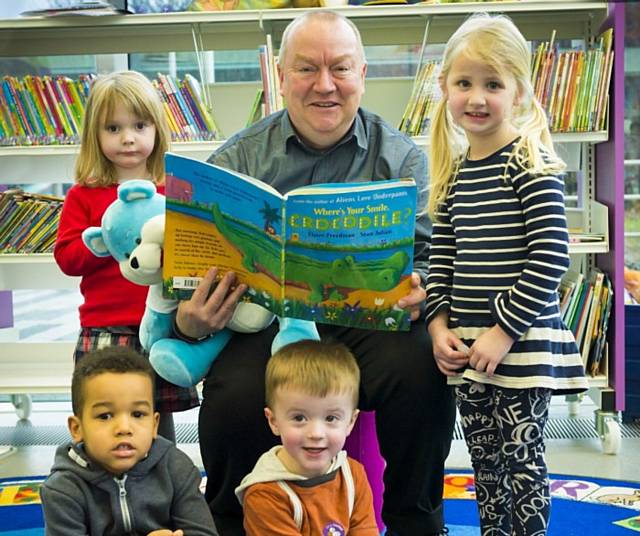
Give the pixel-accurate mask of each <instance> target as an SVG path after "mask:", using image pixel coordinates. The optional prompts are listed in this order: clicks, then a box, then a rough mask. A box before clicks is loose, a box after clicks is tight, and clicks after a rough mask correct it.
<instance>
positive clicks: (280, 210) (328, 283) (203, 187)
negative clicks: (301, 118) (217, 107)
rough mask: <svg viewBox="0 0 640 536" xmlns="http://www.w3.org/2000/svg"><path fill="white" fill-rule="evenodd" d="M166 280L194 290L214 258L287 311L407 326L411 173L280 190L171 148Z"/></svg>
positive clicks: (182, 290) (253, 297)
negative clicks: (402, 306) (404, 304)
mask: <svg viewBox="0 0 640 536" xmlns="http://www.w3.org/2000/svg"><path fill="white" fill-rule="evenodd" d="M165 160H166V173H167V179H166V189H165V192H166V196H167V208H166V212H167V218H166V228H165V242H164V261H163V266H164V267H163V279H164V289H165V295H166V296H167V297H178V298H181V299H184V298H187V297H189V296H190V294H191V293H192V292H193V289H194V288H195V287H196V286H197V285H198V283H199V282H200V280H201V279H202V277H203V276H204V274H205V273H206V272H207V270H208V269H209V268H210V267H212V266H217V267H218V270H219V275H220V277H221V276H222V275H223V274H224V273H226V272H228V271H233V272H235V274H236V276H237V279H238V281H240V282H242V283H246V284H247V285H248V287H249V289H248V291H247V292H246V293H245V296H244V299H245V300H247V301H251V302H254V303H257V304H259V305H262V306H263V307H265V308H267V309H269V310H270V311H272V312H274V313H275V314H278V315H280V316H287V317H290V318H301V319H306V320H313V321H315V322H321V323H328V324H338V325H344V326H354V327H362V328H367V329H381V330H406V329H408V327H409V323H410V320H409V316H408V314H407V312H406V311H404V310H403V309H400V308H399V307H397V306H396V303H397V301H398V300H399V299H400V298H402V297H403V296H406V295H407V294H409V292H410V290H411V283H410V279H411V277H410V276H411V272H412V271H413V241H414V226H415V216H416V214H415V212H416V185H415V182H414V180H413V179H398V180H387V181H375V182H362V183H349V184H342V183H334V184H314V185H312V186H305V187H301V188H297V189H294V190H292V191H290V192H288V193H287V194H285V195H281V194H280V193H278V191H277V190H275V189H274V188H272V187H271V186H269V185H267V184H265V183H263V182H262V181H259V180H257V179H254V178H251V177H248V176H245V175H242V174H240V173H236V172H234V171H230V170H227V169H224V168H221V167H219V166H215V165H213V164H208V163H206V162H201V161H198V160H193V159H191V158H186V157H182V156H178V155H175V154H172V153H167V155H166V159H165Z"/></svg>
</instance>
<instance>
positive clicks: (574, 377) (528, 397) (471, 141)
mask: <svg viewBox="0 0 640 536" xmlns="http://www.w3.org/2000/svg"><path fill="white" fill-rule="evenodd" d="M530 62H531V55H530V51H529V47H528V45H527V42H526V41H525V39H524V37H523V36H522V34H521V33H520V31H519V30H518V29H517V28H516V26H515V25H514V24H513V22H511V20H510V19H508V18H507V17H504V16H490V15H487V14H478V15H474V16H472V17H470V18H469V19H467V21H465V22H464V23H463V24H462V26H460V28H459V29H458V30H457V31H456V32H455V33H454V34H453V35H452V37H451V38H450V40H449V42H448V43H447V45H446V48H445V51H444V57H443V64H442V71H441V74H440V79H439V83H440V87H441V90H442V93H443V98H442V101H441V102H440V103H439V106H438V107H437V109H436V111H435V115H434V117H433V122H432V127H431V149H430V151H431V154H430V176H431V192H430V197H429V206H428V211H429V214H430V216H431V217H432V219H433V222H434V224H433V235H432V245H431V253H430V267H429V275H428V278H427V310H426V314H427V325H428V330H429V333H430V335H431V338H432V341H433V353H434V357H435V359H436V362H437V365H438V368H439V369H440V371H441V372H442V373H443V374H445V375H447V376H448V377H449V381H450V383H452V384H454V385H455V391H456V400H457V405H458V409H459V412H460V415H461V418H462V427H463V430H464V435H465V439H466V442H467V446H468V449H469V452H470V454H471V461H472V465H473V469H474V473H475V485H476V497H477V502H478V509H479V512H480V524H481V528H482V534H483V536H487V535H492V536H494V535H495V536H498V535H504V536H510V535H512V534H517V535H518V536H525V535H535V536H540V535H544V534H546V531H547V525H548V521H549V507H550V497H549V481H548V476H547V469H546V465H545V460H544V443H543V430H544V426H545V424H546V422H547V418H548V409H549V402H550V398H551V396H552V395H554V394H567V393H577V392H581V391H584V390H585V389H586V388H587V382H586V379H585V377H584V370H583V365H582V359H581V356H580V353H579V351H578V348H577V346H576V343H575V339H574V337H573V334H572V333H571V331H569V329H567V327H566V326H565V325H564V323H563V321H562V318H561V316H560V312H559V303H558V293H557V288H558V285H559V283H560V278H561V277H562V275H563V274H564V272H565V271H566V269H567V267H568V265H569V255H568V233H567V222H566V218H565V212H564V196H563V181H562V178H561V176H560V173H561V172H562V170H563V169H564V163H563V162H562V161H561V160H560V159H559V158H558V157H557V156H556V154H555V152H554V150H553V145H552V142H551V136H550V133H549V129H548V126H547V120H546V117H545V114H544V111H543V109H542V108H541V106H540V104H539V103H538V102H537V100H536V98H535V97H534V95H533V88H532V86H531V82H530V80H531V70H530V69H531V68H530Z"/></svg>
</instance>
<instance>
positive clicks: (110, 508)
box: [40, 437, 218, 536]
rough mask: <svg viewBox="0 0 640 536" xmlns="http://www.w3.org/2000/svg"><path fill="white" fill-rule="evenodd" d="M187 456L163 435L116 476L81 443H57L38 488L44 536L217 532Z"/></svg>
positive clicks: (199, 535)
mask: <svg viewBox="0 0 640 536" xmlns="http://www.w3.org/2000/svg"><path fill="white" fill-rule="evenodd" d="M199 485H200V473H199V471H198V469H197V468H196V467H195V466H194V464H193V462H192V461H191V459H190V458H189V457H188V456H187V455H186V454H184V453H183V452H182V451H180V450H178V449H177V448H176V447H175V445H174V444H173V443H171V442H170V441H167V440H166V439H164V438H162V437H158V438H157V439H155V440H154V442H153V445H152V446H151V450H150V451H149V455H148V456H147V457H146V458H145V459H144V460H141V461H140V462H138V463H137V464H136V465H135V467H133V468H132V469H131V470H130V471H129V472H128V473H125V474H124V475H122V476H121V477H119V478H118V477H116V476H115V475H113V474H112V473H109V472H107V471H105V470H104V469H102V468H101V467H97V466H96V465H95V464H94V463H92V462H91V461H90V460H89V459H88V457H87V455H86V454H85V452H84V449H83V446H82V444H78V445H73V444H72V443H67V444H66V445H62V446H60V447H58V449H57V451H56V456H55V461H54V464H53V468H52V469H51V474H50V475H49V477H48V478H47V480H46V481H45V482H44V484H43V485H42V488H41V489H40V497H41V499H42V507H43V510H44V520H45V534H46V536H63V535H64V536H87V535H89V536H116V535H117V536H124V535H135V536H147V534H148V533H149V532H151V531H154V530H158V529H171V530H177V529H182V530H184V534H185V536H218V532H217V530H216V528H215V525H214V523H213V518H212V517H211V513H210V511H209V507H208V506H207V503H206V501H205V500H204V497H203V495H202V494H201V493H200V490H199Z"/></svg>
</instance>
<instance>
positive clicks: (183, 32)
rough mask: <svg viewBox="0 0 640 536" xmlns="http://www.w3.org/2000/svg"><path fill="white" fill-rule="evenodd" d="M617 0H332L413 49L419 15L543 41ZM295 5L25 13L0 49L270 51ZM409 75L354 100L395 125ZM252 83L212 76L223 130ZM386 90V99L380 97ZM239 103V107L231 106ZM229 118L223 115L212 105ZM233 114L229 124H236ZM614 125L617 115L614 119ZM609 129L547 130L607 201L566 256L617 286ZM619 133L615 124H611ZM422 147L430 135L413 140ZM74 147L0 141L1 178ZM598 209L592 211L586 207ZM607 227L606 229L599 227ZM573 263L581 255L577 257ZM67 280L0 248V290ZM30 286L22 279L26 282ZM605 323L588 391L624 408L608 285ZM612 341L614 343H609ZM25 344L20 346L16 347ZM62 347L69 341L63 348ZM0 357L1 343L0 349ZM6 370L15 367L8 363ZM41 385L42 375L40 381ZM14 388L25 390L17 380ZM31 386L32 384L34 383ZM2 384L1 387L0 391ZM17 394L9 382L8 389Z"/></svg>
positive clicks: (65, 157)
mask: <svg viewBox="0 0 640 536" xmlns="http://www.w3.org/2000/svg"><path fill="white" fill-rule="evenodd" d="M618 8H619V6H617V5H616V4H613V5H611V7H609V4H608V3H607V2H597V1H578V0H569V1H554V2H549V1H546V0H538V1H535V0H534V1H527V0H523V1H512V2H510V1H507V2H496V3H455V4H435V5H430V4H426V5H420V4H412V5H386V6H357V7H356V6H345V7H339V8H335V10H336V11H339V12H342V13H344V14H345V15H347V16H348V17H349V18H351V19H352V20H353V22H354V23H355V24H356V25H357V26H358V27H359V29H360V31H361V33H362V37H363V42H364V44H365V45H390V44H391V45H393V44H411V45H416V46H418V45H419V44H420V43H421V42H422V39H423V34H424V29H425V24H426V22H427V21H429V24H430V29H429V34H428V42H429V43H443V42H445V41H446V40H447V38H448V37H449V35H450V34H451V33H452V32H453V31H454V30H455V29H456V28H457V27H458V25H459V24H460V23H461V22H462V21H463V20H464V19H465V18H466V17H467V16H468V15H470V14H471V13H473V12H475V11H488V12H493V13H497V12H500V13H505V14H507V15H509V16H510V17H511V18H512V19H513V20H514V21H515V23H516V24H517V25H518V26H519V27H520V28H521V30H522V32H523V33H524V35H525V36H526V37H527V38H528V39H548V37H549V35H550V34H551V31H552V30H554V29H555V30H557V37H558V38H576V39H579V38H584V39H589V38H591V37H592V36H595V35H597V34H598V33H599V31H600V30H601V27H602V26H603V25H604V24H609V25H614V26H615V28H616V31H617V32H618V33H619V34H620V35H622V33H623V31H624V19H623V17H624V13H623V10H622V9H618ZM300 12H301V10H300V9H274V10H265V11H226V12H198V13H193V12H185V13H165V14H144V15H142V14H141V15H113V16H102V17H53V18H46V17H31V18H21V19H11V20H0V55H2V56H6V57H13V56H33V55H44V54H48V55H54V54H55V55H66V54H77V53H78V52H79V51H81V52H83V53H87V54H106V53H114V54H115V53H133V52H154V51H164V52H166V51H168V50H169V49H170V50H173V51H193V50H194V49H195V50H196V51H198V52H199V51H204V50H232V49H257V48H258V47H259V46H260V45H263V44H264V43H265V35H266V34H271V35H272V36H273V39H274V48H276V49H277V48H278V45H279V40H280V36H281V35H282V31H283V29H284V27H285V26H286V25H287V24H288V22H289V21H290V20H292V19H293V18H294V17H295V16H297V15H298V14H299V13H300ZM622 42H623V40H622V39H616V40H615V43H614V48H615V54H616V61H615V64H614V74H613V84H614V89H613V90H612V91H613V92H615V93H616V94H615V95H613V98H612V101H611V103H610V111H609V114H610V116H612V117H622V116H623V113H622V111H621V110H622V105H623V93H622V92H623V91H624V85H623V83H622V82H620V81H619V80H617V79H616V77H618V78H619V76H620V72H623V69H622V58H623V56H624V51H623V49H622V46H623V45H622ZM412 83H413V80H412V79H409V78H407V79H400V80H398V79H393V80H370V81H368V82H367V84H368V85H367V93H366V94H365V98H364V100H363V105H364V106H365V107H367V108H369V109H372V110H375V111H377V112H379V113H381V115H383V116H384V117H385V118H386V119H387V120H388V121H389V122H390V123H392V124H394V125H397V124H398V122H399V119H400V116H401V114H402V111H403V109H404V105H405V103H406V99H407V98H408V96H409V94H410V92H411V85H412ZM257 87H258V84H257V83H255V84H249V85H248V86H247V85H245V86H243V87H239V86H237V85H232V84H231V85H228V86H225V85H224V84H216V85H213V86H210V87H209V88H208V90H209V91H210V94H211V95H212V100H213V104H214V114H215V119H216V120H218V121H219V123H221V125H220V126H221V128H222V131H223V133H224V134H227V135H229V134H231V133H232V132H234V131H236V130H238V129H239V128H241V127H242V126H243V124H244V122H245V121H246V115H247V114H248V111H249V108H250V106H251V101H252V99H253V97H254V95H255V90H256V89H257ZM389 95H394V97H395V98H393V99H390V98H389ZM238 110H246V113H238ZM221 113H222V114H224V113H229V114H230V115H233V116H234V117H233V119H230V120H229V122H228V123H226V122H225V119H224V117H221V116H219V114H221ZM233 121H236V122H235V123H234V122H233ZM617 123H619V124H617ZM610 124H611V125H612V126H613V127H612V130H610V131H608V132H607V131H602V132H590V133H570V134H556V135H554V139H555V140H556V141H557V142H558V143H560V144H563V145H568V146H575V147H578V148H579V149H578V152H579V153H580V154H581V156H580V159H581V160H580V168H581V169H582V170H583V173H584V176H585V185H586V191H585V192H584V193H585V195H586V199H589V200H591V199H594V200H597V201H599V202H600V203H601V204H603V205H604V207H605V208H606V209H607V211H608V213H607V212H605V218H604V219H605V220H607V222H606V224H608V242H607V244H606V245H604V246H603V245H602V244H598V245H597V246H594V245H591V244H575V245H572V249H571V252H572V255H573V256H574V257H580V258H581V259H587V261H586V264H587V265H589V264H591V265H598V266H601V267H602V268H603V269H605V270H607V271H608V272H609V273H610V274H611V277H612V280H613V284H614V288H620V289H621V288H622V282H621V281H622V280H621V278H622V266H623V265H622V260H621V256H622V251H623V242H622V237H621V234H620V233H621V231H620V229H621V227H620V225H621V223H620V222H621V221H622V217H623V214H622V207H623V206H624V204H623V200H622V194H623V192H622V189H623V169H622V161H623V159H622V157H620V158H619V159H618V155H617V153H620V154H622V150H623V147H622V145H623V144H622V130H621V129H622V124H621V122H616V121H610ZM618 131H620V132H618ZM416 141H417V143H418V144H419V145H422V146H426V145H427V144H428V139H427V138H425V137H420V138H416ZM219 143H220V142H191V143H176V144H174V146H173V150H174V151H176V152H178V153H180V154H184V155H188V156H192V157H194V158H205V157H207V156H208V155H209V154H210V153H211V152H212V151H213V150H214V149H215V148H216V147H217V145H218V144H219ZM76 153H77V146H55V147H54V146H45V147H0V157H1V158H2V162H3V166H2V170H1V171H0V183H23V184H28V183H31V184H33V183H39V182H42V183H49V182H70V177H71V176H72V173H71V170H72V168H73V162H74V159H75V155H76ZM587 205H588V206H587V208H586V210H585V213H584V214H583V217H584V218H585V223H586V224H587V226H588V227H589V229H591V228H592V227H593V222H592V211H591V209H590V207H591V205H590V204H587ZM596 212H597V210H596ZM606 224H605V230H606V228H607V225H606ZM581 262H582V261H581ZM33 285H38V287H37V288H45V287H48V288H56V287H63V288H69V287H76V286H77V281H76V280H74V279H72V278H67V277H65V276H63V275H61V274H60V273H59V272H58V270H57V267H56V265H55V263H54V261H53V258H52V256H51V255H0V289H14V288H34V287H33ZM27 286H28V287H27ZM615 299H616V303H615V306H614V312H615V314H614V321H613V322H612V324H613V325H612V326H611V330H612V331H611V333H612V335H611V337H610V339H611V344H610V352H609V357H610V362H609V364H608V370H607V371H605V373H604V374H602V375H601V376H598V377H596V378H594V379H592V382H591V385H592V386H593V387H594V389H598V394H599V396H600V398H601V399H602V404H601V407H602V408H603V409H607V410H610V411H619V410H621V409H623V405H624V392H623V386H624V376H623V375H624V355H623V352H624V341H622V342H621V341H620V337H621V336H623V335H624V316H623V315H624V310H623V308H622V311H621V310H620V303H622V302H621V301H620V300H621V296H618V294H616V298H615ZM614 339H615V340H614ZM24 346H29V347H30V346H31V345H20V347H24ZM50 346H51V345H50ZM6 349H7V350H8V353H9V354H10V355H11V356H13V357H16V356H18V355H20V354H23V355H25V356H26V358H27V360H28V356H33V358H34V359H37V358H38V355H39V352H37V351H34V352H33V353H32V351H31V350H32V349H25V350H18V348H17V347H15V345H8V346H6ZM65 352H67V350H65ZM3 354H7V352H4V351H3ZM55 354H56V355H58V356H59V358H60V359H70V355H71V351H70V349H69V351H68V353H62V352H60V353H59V352H58V351H57V350H56V352H55ZM11 362H12V361H11V358H10V357H9V356H7V358H5V357H4V356H3V359H2V360H0V377H2V378H5V377H6V376H5V370H8V367H7V366H5V363H11ZM13 375H14V376H15V371H14V372H13ZM45 383H46V382H45ZM3 385H4V386H6V385H8V380H5V379H3V380H2V381H0V391H2V389H3V387H2V386H3ZM18 387H20V389H21V390H20V391H19V392H29V391H28V390H27V389H26V387H25V386H18V385H15V386H14V387H13V388H14V389H17V388H18ZM37 389H40V387H38V386H37V385H34V390H32V391H31V392H35V390H37ZM5 392H6V390H5ZM14 392H18V391H14Z"/></svg>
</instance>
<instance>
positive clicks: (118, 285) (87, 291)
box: [53, 184, 164, 327]
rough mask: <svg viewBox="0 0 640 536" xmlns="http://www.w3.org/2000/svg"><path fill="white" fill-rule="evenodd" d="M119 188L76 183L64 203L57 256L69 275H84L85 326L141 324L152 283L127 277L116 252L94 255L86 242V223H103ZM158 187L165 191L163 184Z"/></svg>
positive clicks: (82, 314)
mask: <svg viewBox="0 0 640 536" xmlns="http://www.w3.org/2000/svg"><path fill="white" fill-rule="evenodd" d="M117 189H118V186H117V185H113V186H106V187H97V188H89V187H87V186H80V185H78V184H76V185H74V186H73V187H72V188H71V189H70V190H69V192H68V193H67V195H66V197H65V201H64V206H63V207H62V214H61V215H60V224H59V226H58V236H57V238H56V244H55V247H54V250H53V255H54V257H55V259H56V262H57V263H58V266H60V269H61V270H62V271H63V272H64V273H65V274H67V275H71V276H80V277H81V280H80V292H81V294H82V297H83V298H84V303H82V304H81V305H80V307H79V311H80V325H81V326H82V327H105V326H132V325H135V326H137V325H140V320H141V319H142V314H143V313H144V307H145V300H146V297H147V291H148V288H149V287H147V286H142V285H136V284H135V283H131V282H130V281H128V280H127V279H125V278H124V277H123V276H122V274H121V273H120V268H119V267H118V263H117V262H116V260H115V259H114V258H113V257H96V256H95V255H94V254H93V253H91V251H89V249H87V247H86V246H85V245H84V243H83V242H82V232H83V231H84V230H85V229H86V228H87V227H91V226H96V227H100V226H101V224H102V215H103V214H104V212H105V210H106V209H107V207H108V206H109V205H110V204H111V203H112V202H113V201H115V199H116V197H117ZM158 191H159V192H160V193H164V187H162V186H161V187H158Z"/></svg>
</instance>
